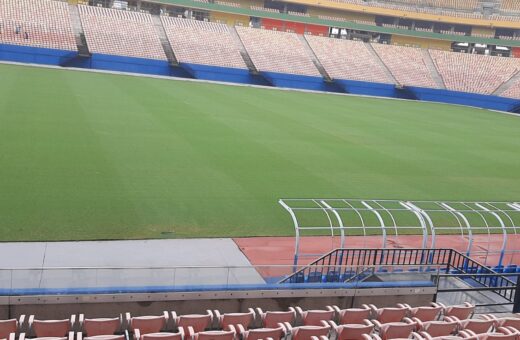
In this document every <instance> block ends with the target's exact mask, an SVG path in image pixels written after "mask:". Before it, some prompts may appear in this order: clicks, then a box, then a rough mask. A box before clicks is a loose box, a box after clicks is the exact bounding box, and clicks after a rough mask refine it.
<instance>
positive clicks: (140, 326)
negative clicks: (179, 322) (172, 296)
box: [125, 311, 169, 335]
mask: <svg viewBox="0 0 520 340" xmlns="http://www.w3.org/2000/svg"><path fill="white" fill-rule="evenodd" d="M125 318H126V324H127V325H128V329H129V330H130V331H131V332H134V333H135V332H136V330H139V333H140V334H141V335H143V334H150V333H159V332H160V331H161V330H163V329H165V328H166V325H167V324H168V319H169V316H168V312H166V311H165V312H163V315H159V316H154V315H147V316H134V317H133V316H132V315H131V314H130V313H126V315H125Z"/></svg>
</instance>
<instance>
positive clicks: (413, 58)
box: [372, 44, 437, 88]
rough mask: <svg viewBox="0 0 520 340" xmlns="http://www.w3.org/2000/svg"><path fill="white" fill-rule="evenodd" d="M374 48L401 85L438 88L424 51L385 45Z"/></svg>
mask: <svg viewBox="0 0 520 340" xmlns="http://www.w3.org/2000/svg"><path fill="white" fill-rule="evenodd" d="M372 46H373V47H374V49H375V50H376V52H377V54H378V55H379V57H380V58H381V60H382V61H383V63H384V64H385V65H386V66H387V67H388V69H389V70H390V72H392V74H393V75H394V77H395V78H396V79H397V81H398V82H399V83H400V84H402V85H406V86H419V87H428V88H437V85H436V83H435V81H434V80H433V77H432V75H431V72H430V70H429V69H428V67H427V65H426V62H425V60H424V57H425V56H424V54H423V50H422V49H420V48H415V47H404V46H395V45H384V44H372Z"/></svg>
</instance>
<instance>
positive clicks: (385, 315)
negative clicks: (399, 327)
mask: <svg viewBox="0 0 520 340" xmlns="http://www.w3.org/2000/svg"><path fill="white" fill-rule="evenodd" d="M368 306H369V307H370V309H372V311H373V313H374V318H375V319H376V320H377V321H379V322H380V323H382V324H385V323H389V322H400V321H401V320H403V319H404V318H405V317H406V315H407V314H408V311H409V309H408V307H404V306H401V307H384V308H377V307H376V306H374V305H368Z"/></svg>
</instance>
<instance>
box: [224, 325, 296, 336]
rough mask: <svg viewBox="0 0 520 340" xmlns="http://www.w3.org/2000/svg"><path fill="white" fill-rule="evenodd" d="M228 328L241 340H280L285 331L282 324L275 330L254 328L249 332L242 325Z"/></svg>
mask: <svg viewBox="0 0 520 340" xmlns="http://www.w3.org/2000/svg"><path fill="white" fill-rule="evenodd" d="M228 327H229V329H230V330H232V331H234V332H236V334H237V335H240V338H241V339H242V340H261V339H273V340H280V339H282V338H283V337H285V334H286V333H285V332H286V329H285V326H284V325H283V324H279V325H278V327H276V328H255V329H250V330H247V329H245V328H244V327H242V325H237V326H236V327H235V326H233V325H229V326H228Z"/></svg>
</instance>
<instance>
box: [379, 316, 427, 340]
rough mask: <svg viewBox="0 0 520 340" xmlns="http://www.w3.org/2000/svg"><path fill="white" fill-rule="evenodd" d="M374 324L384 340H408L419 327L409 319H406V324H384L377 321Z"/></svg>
mask: <svg viewBox="0 0 520 340" xmlns="http://www.w3.org/2000/svg"><path fill="white" fill-rule="evenodd" d="M372 322H373V323H374V325H375V326H376V329H377V331H378V333H379V336H380V337H381V339H382V340H387V339H398V338H400V339H407V338H408V337H409V336H410V335H411V334H412V332H413V331H414V330H415V329H416V327H417V323H416V322H413V321H412V320H410V319H408V318H405V319H404V322H389V323H384V324H382V323H380V322H379V321H377V320H373V321H372Z"/></svg>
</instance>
